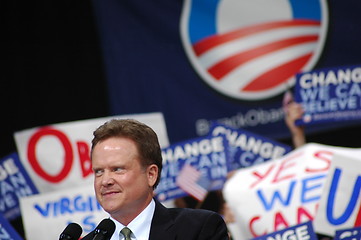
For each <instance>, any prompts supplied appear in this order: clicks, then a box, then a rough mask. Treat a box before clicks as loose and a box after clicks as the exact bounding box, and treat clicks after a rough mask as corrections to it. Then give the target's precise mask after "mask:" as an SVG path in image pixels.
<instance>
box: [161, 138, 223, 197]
mask: <svg viewBox="0 0 361 240" xmlns="http://www.w3.org/2000/svg"><path fill="white" fill-rule="evenodd" d="M227 148H228V143H227V140H226V139H225V137H224V136H214V137H211V136H207V137H203V138H195V139H191V140H188V141H184V142H180V143H177V144H172V145H170V146H169V147H167V148H163V149H162V156H163V169H162V173H161V180H160V183H159V185H158V187H157V189H156V197H157V198H158V199H159V200H160V201H166V200H169V199H174V198H179V197H183V196H187V195H191V196H193V197H195V198H196V199H198V200H202V199H203V198H204V197H205V194H206V193H207V191H212V190H219V189H221V188H222V187H223V184H224V182H225V179H226V177H227V173H228V169H227V161H228V151H227Z"/></svg>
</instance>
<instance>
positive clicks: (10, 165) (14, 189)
mask: <svg viewBox="0 0 361 240" xmlns="http://www.w3.org/2000/svg"><path fill="white" fill-rule="evenodd" d="M0 190H1V191H0V212H1V214H2V215H3V216H4V217H5V218H6V219H7V220H9V221H10V220H13V219H15V218H17V217H19V216H21V213H20V205H19V199H20V198H21V197H26V196H30V195H33V194H37V193H38V190H37V189H36V187H35V185H34V184H33V182H32V180H31V179H30V177H29V176H28V174H27V172H26V170H25V169H24V167H23V165H22V164H21V162H20V160H19V156H18V154H17V153H12V154H10V155H8V156H6V157H4V158H3V159H1V160H0Z"/></svg>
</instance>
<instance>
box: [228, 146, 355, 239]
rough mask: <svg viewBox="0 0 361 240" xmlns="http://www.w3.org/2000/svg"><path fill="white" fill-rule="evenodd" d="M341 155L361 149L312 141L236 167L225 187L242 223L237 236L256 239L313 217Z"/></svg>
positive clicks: (230, 204) (232, 209)
mask: <svg viewBox="0 0 361 240" xmlns="http://www.w3.org/2000/svg"><path fill="white" fill-rule="evenodd" d="M336 153H339V154H345V155H346V156H349V155H351V156H352V155H355V154H356V156H360V155H361V149H350V148H341V147H331V146H326V145H321V144H315V143H309V144H306V145H304V146H302V147H300V148H298V149H296V150H294V151H292V152H290V153H288V154H286V155H285V156H283V157H282V158H279V159H275V160H272V161H267V162H265V163H262V164H258V165H255V166H252V167H249V168H243V169H239V170H236V171H235V173H234V174H233V176H232V177H231V178H230V179H228V180H227V181H226V183H225V185H224V188H223V195H224V198H225V200H226V201H227V203H228V205H229V207H230V209H231V211H232V212H233V213H234V215H235V219H236V223H235V225H236V226H237V227H238V231H237V232H235V233H234V234H233V237H234V239H235V240H244V239H250V238H255V237H259V236H263V235H265V234H270V233H272V232H276V231H280V230H282V229H285V228H288V227H291V226H294V225H297V224H301V223H304V222H307V221H312V220H313V219H314V217H315V214H316V210H317V208H318V206H319V203H320V199H321V196H322V193H323V189H324V184H325V181H326V176H327V174H328V172H329V169H330V165H331V161H332V157H333V155H334V154H336ZM357 169H360V168H357ZM240 183H242V184H240ZM319 207H321V206H319ZM335 207H336V206H335ZM335 211H339V209H336V210H335ZM313 226H314V227H315V229H316V225H315V224H314V225H313ZM316 232H317V231H316Z"/></svg>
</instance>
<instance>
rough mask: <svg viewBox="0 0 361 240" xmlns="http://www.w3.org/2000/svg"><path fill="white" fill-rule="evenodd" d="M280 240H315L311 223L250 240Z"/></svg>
mask: <svg viewBox="0 0 361 240" xmlns="http://www.w3.org/2000/svg"><path fill="white" fill-rule="evenodd" d="M280 239H295V240H296V239H297V240H317V239H318V238H317V236H316V233H315V231H314V230H313V225H312V222H311V221H308V222H305V223H301V224H298V225H295V226H292V227H289V228H286V229H283V230H280V231H277V232H273V233H270V234H267V235H263V236H261V237H256V238H253V239H252V240H280Z"/></svg>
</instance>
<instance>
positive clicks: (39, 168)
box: [27, 127, 74, 183]
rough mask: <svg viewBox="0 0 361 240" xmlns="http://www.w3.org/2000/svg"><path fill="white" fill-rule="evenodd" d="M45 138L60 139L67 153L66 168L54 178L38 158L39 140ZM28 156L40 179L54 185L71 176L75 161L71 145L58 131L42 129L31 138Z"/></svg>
mask: <svg viewBox="0 0 361 240" xmlns="http://www.w3.org/2000/svg"><path fill="white" fill-rule="evenodd" d="M45 136H54V137H56V138H58V139H59V140H60V142H61V144H62V145H63V147H64V153H65V154H64V166H63V168H62V169H61V171H60V172H59V173H58V174H56V175H54V176H53V175H51V174H48V173H47V172H46V171H45V170H44V169H43V168H42V166H40V164H39V161H38V159H37V156H36V145H37V143H38V142H39V140H40V139H41V138H42V137H45ZM27 155H28V159H29V162H30V165H31V166H32V168H33V169H34V171H35V172H36V173H37V174H38V175H39V176H40V177H42V178H43V179H44V180H46V181H49V182H52V183H58V182H60V181H62V180H63V179H64V178H66V176H67V175H68V174H69V172H70V170H71V168H72V165H73V159H74V156H73V151H72V147H71V143H70V141H69V140H68V138H67V136H66V135H65V134H64V133H62V132H60V131H58V130H56V129H53V128H50V127H44V128H40V129H39V130H38V131H37V132H35V134H34V135H33V136H32V137H31V138H30V140H29V146H28V151H27Z"/></svg>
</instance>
